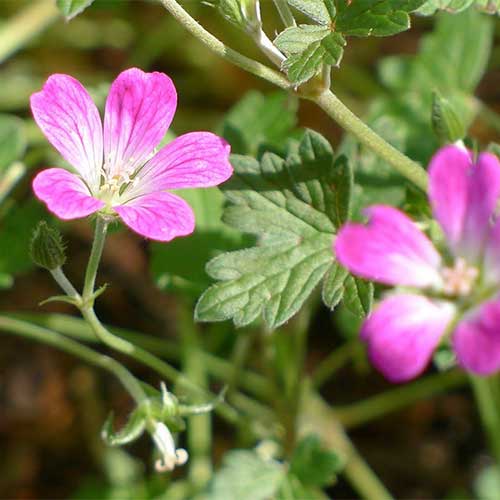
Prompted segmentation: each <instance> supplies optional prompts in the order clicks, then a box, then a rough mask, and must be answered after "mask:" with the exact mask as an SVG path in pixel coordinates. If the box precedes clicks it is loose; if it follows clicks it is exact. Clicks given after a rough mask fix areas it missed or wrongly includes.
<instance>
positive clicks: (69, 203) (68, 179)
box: [33, 168, 105, 220]
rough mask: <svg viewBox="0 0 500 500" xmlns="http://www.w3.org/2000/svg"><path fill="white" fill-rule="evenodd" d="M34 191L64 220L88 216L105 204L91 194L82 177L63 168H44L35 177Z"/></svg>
mask: <svg viewBox="0 0 500 500" xmlns="http://www.w3.org/2000/svg"><path fill="white" fill-rule="evenodd" d="M33 191H34V192H35V195H36V196H37V198H38V199H40V200H41V201H43V202H44V203H45V204H46V205H47V208H48V209H49V210H50V211H51V212H52V213H54V214H55V215H56V216H57V217H59V218H60V219H64V220H69V219H79V218H81V217H86V216H87V215H90V214H92V213H94V212H97V211H98V210H100V209H101V208H102V207H104V205H105V203H104V202H102V201H101V200H97V199H96V198H93V197H92V196H90V191H89V189H88V188H87V186H86V185H85V183H84V182H83V181H82V180H81V179H80V177H78V176H76V175H74V174H72V173H70V172H68V171H67V170H64V169H62V168H49V169H47V170H42V171H41V172H40V173H39V174H38V175H37V176H36V177H35V178H34V179H33Z"/></svg>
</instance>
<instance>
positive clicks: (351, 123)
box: [309, 90, 428, 191]
mask: <svg viewBox="0 0 500 500" xmlns="http://www.w3.org/2000/svg"><path fill="white" fill-rule="evenodd" d="M309 99H310V100H312V101H313V102H315V103H316V104H317V105H318V106H319V107H320V108H321V109H323V111H325V113H326V114H327V115H328V116H330V117H331V118H333V119H334V120H335V121H336V122H337V123H338V124H339V125H340V126H341V127H342V128H344V129H345V130H347V131H348V132H350V133H351V134H353V135H354V136H355V137H356V138H357V139H358V141H359V142H360V143H362V144H363V145H365V146H366V147H368V148H370V149H371V150H372V151H373V152H375V153H376V154H377V155H378V156H380V158H382V159H383V160H385V161H387V163H389V164H390V165H391V166H392V167H393V168H394V169H395V170H396V171H397V172H399V173H400V174H401V175H403V176H404V177H406V178H407V179H408V180H410V181H411V182H413V183H414V184H415V185H416V186H418V187H419V188H420V189H422V191H427V183H428V178H427V172H426V171H425V170H424V169H423V168H422V166H421V165H420V164H418V163H416V162H415V161H413V160H412V159H410V158H408V157H407V156H406V155H404V154H403V153H401V152H400V151H398V150H397V149H396V148H394V147H393V146H391V145H390V144H389V143H388V142H386V141H385V140H384V139H382V137H380V136H379V135H378V134H376V133H375V132H374V131H373V130H372V129H371V128H370V127H369V126H368V125H366V124H365V123H364V122H363V121H362V120H361V119H360V118H358V117H357V116H356V115H355V114H354V113H353V112H352V111H351V110H350V109H349V108H347V107H346V105H345V104H344V103H343V102H342V101H340V100H339V99H338V97H337V96H336V95H335V94H333V92H331V91H330V90H326V91H324V92H322V93H320V94H319V95H315V96H311V97H309Z"/></svg>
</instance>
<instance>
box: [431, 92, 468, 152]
mask: <svg viewBox="0 0 500 500" xmlns="http://www.w3.org/2000/svg"><path fill="white" fill-rule="evenodd" d="M431 123H432V128H433V130H434V133H435V134H436V137H437V138H438V139H439V140H440V141H441V143H442V144H450V143H454V142H456V141H458V140H461V139H463V138H464V137H465V126H464V124H463V122H462V121H461V120H460V118H459V116H458V114H457V113H456V112H455V110H454V108H453V106H452V104H451V103H450V101H449V100H448V99H445V98H444V97H442V96H440V95H439V94H438V93H437V92H434V93H433V95H432V114H431Z"/></svg>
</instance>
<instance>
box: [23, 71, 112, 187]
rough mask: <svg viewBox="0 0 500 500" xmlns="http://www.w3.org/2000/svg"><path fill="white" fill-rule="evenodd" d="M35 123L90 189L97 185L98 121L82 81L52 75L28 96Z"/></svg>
mask: <svg viewBox="0 0 500 500" xmlns="http://www.w3.org/2000/svg"><path fill="white" fill-rule="evenodd" d="M30 101H31V110H32V112H33V117H34V118H35V121H36V123H37V124H38V126H39V127H40V128H41V129H42V132H43V133H44V134H45V136H46V137H47V139H48V140H49V142H50V143H51V144H52V145H53V146H54V147H55V148H56V149H57V150H58V151H59V153H60V154H61V155H62V156H63V158H64V159H65V160H66V161H68V162H69V163H70V164H71V165H72V166H73V167H75V168H76V170H77V171H78V173H79V174H80V175H81V176H82V177H83V178H84V179H85V181H86V182H87V184H88V185H89V186H90V188H91V189H92V190H94V189H97V188H98V186H99V177H100V172H101V167H102V162H103V145H102V123H101V118H100V117H99V111H98V110H97V108H96V106H95V104H94V102H93V101H92V98H91V97H90V95H89V94H88V92H87V91H86V90H85V88H84V87H83V85H82V84H81V83H80V82H79V81H78V80H75V79H74V78H73V77H71V76H68V75H52V76H51V77H49V79H48V80H47V82H46V83H45V85H44V86H43V89H42V90H41V91H40V92H37V93H36V94H33V95H32V96H31V99H30Z"/></svg>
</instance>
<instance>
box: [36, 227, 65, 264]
mask: <svg viewBox="0 0 500 500" xmlns="http://www.w3.org/2000/svg"><path fill="white" fill-rule="evenodd" d="M30 255H31V259H32V260H33V262H34V263H35V264H36V265H37V266H40V267H44V268H45V269H48V270H49V271H53V270H54V269H57V268H58V267H61V266H62V265H64V263H65V262H66V254H65V248H64V243H63V241H62V236H61V233H60V232H59V231H58V230H57V229H54V228H52V227H50V226H49V225H48V224H47V223H46V222H45V221H43V220H42V221H40V222H39V223H38V226H37V227H36V228H35V230H34V231H33V236H32V238H31V244H30Z"/></svg>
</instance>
